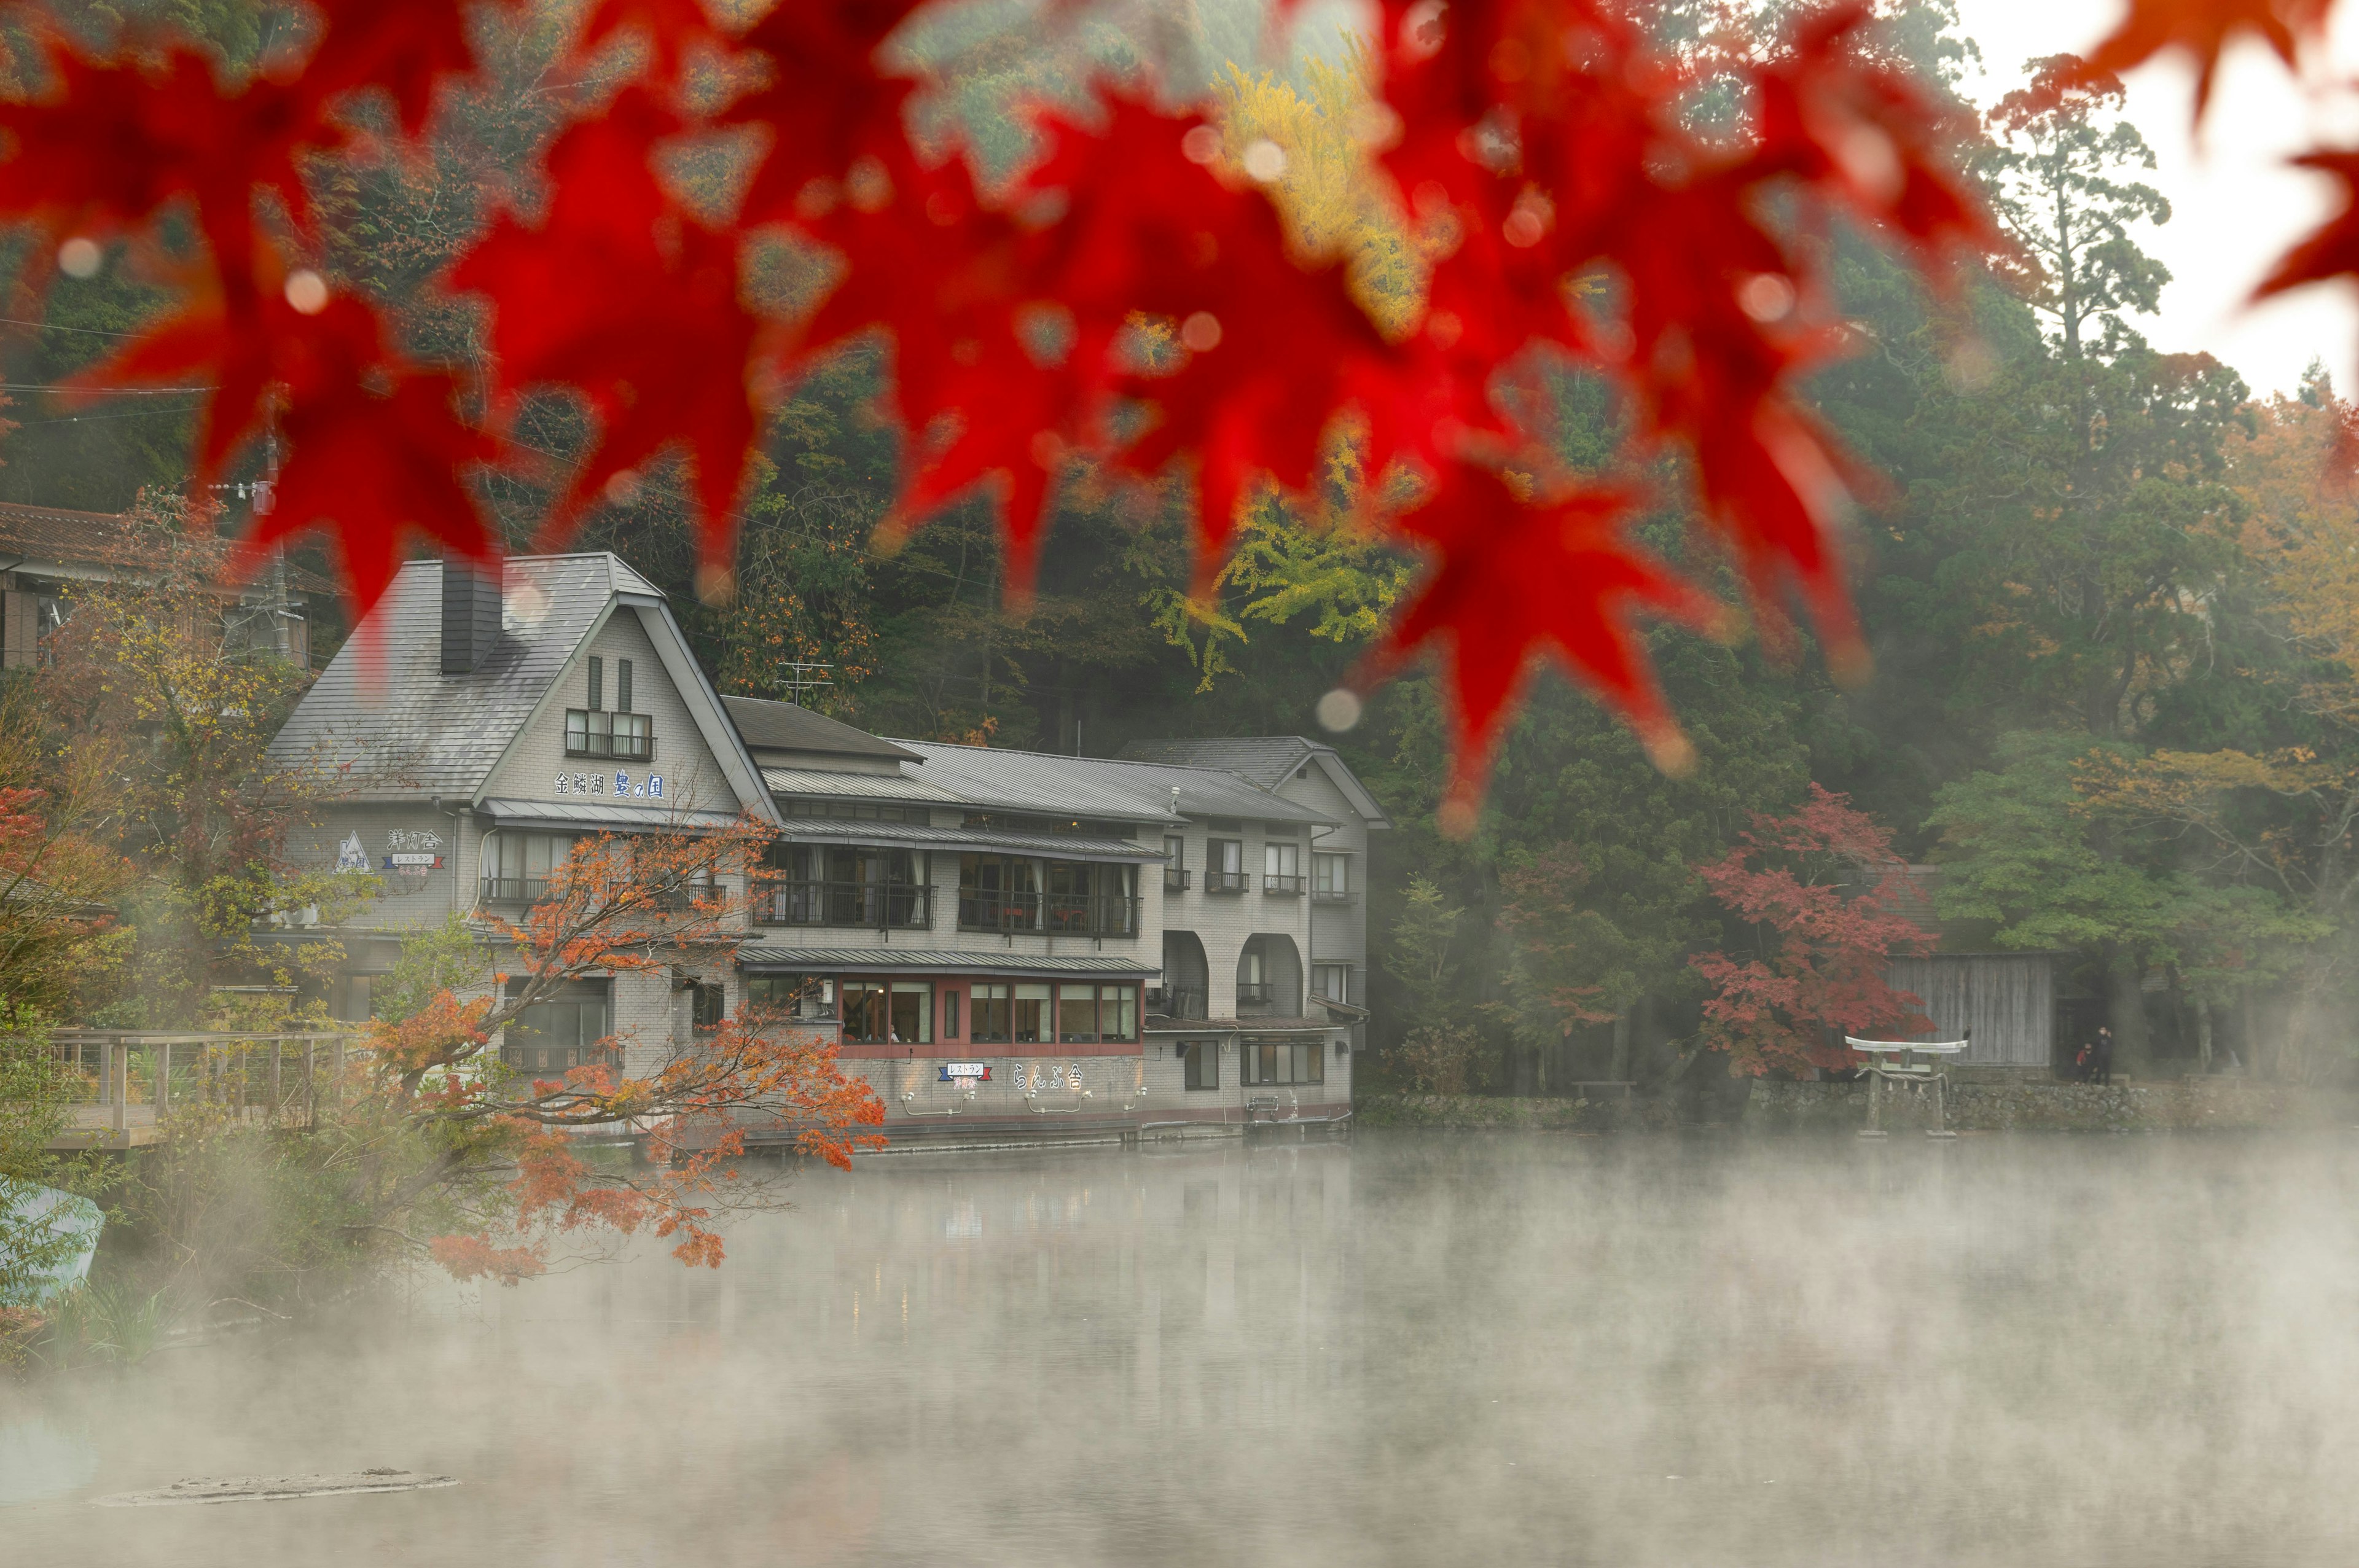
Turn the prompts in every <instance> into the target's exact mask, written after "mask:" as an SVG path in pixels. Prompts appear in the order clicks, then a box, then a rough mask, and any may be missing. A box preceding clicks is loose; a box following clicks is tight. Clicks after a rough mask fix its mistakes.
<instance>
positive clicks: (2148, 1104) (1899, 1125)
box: [1354, 1077, 2359, 1133]
mask: <svg viewBox="0 0 2359 1568" xmlns="http://www.w3.org/2000/svg"><path fill="white" fill-rule="evenodd" d="M1949 1097H1950V1098H1949V1126H1950V1129H1951V1130H1952V1131H1956V1132H2032V1131H2046V1132H2164V1131H2174V1132H2178V1131H2196V1130H2208V1131H2251V1130H2258V1129H2263V1128H2289V1129H2299V1128H2315V1127H2349V1126H2353V1125H2359V1100H2354V1098H2353V1097H2352V1096H2350V1095H2349V1094H2346V1093H2343V1092H2341V1091H2333V1090H2319V1089H2308V1088H2302V1087H2298V1086H2295V1085H2290V1084H2271V1083H2256V1082H2253V1081H2252V1080H2250V1079H2245V1078H2230V1077H2206V1078H2186V1079H2168V1080H2160V1081H2157V1082H2152V1083H2115V1084H2113V1085H2111V1086H2107V1085H2102V1084H2068V1083H2056V1082H2052V1081H2050V1080H2049V1079H2045V1078H2033V1077H2020V1078H1995V1079H1983V1080H1970V1081H1964V1082H1952V1083H1951V1085H1950V1090H1949ZM1925 1109H1930V1107H1926V1108H1920V1107H1919V1106H1916V1105H1913V1104H1912V1103H1910V1099H1909V1098H1908V1097H1906V1096H1901V1097H1896V1098H1894V1099H1892V1100H1888V1101H1886V1105H1885V1109H1884V1125H1885V1126H1886V1128H1888V1129H1890V1130H1894V1131H1901V1130H1908V1129H1913V1128H1918V1127H1922V1126H1924V1125H1926V1124H1927V1123H1928V1121H1929V1120H1930V1117H1928V1116H1926V1115H1924V1114H1923V1111H1924V1110H1925ZM1354 1120H1355V1121H1356V1122H1357V1123H1358V1125H1360V1126H1363V1127H1427V1128H1445V1129H1451V1130H1473V1131H1500V1132H1611V1131H1636V1130H1655V1129H1669V1128H1671V1127H1674V1126H1676V1125H1678V1124H1679V1121H1680V1117H1679V1116H1678V1114H1677V1113H1676V1112H1675V1111H1674V1109H1673V1108H1672V1107H1671V1106H1670V1104H1669V1102H1667V1101H1665V1100H1662V1099H1660V1098H1652V1097H1645V1098H1629V1099H1625V1098H1620V1097H1618V1096H1614V1097H1607V1098H1599V1099H1594V1100H1591V1099H1580V1098H1547V1099H1513V1098H1506V1097H1501V1096H1492V1095H1420V1094H1398V1093H1364V1094H1362V1095H1360V1096H1359V1097H1358V1098H1357V1101H1356V1104H1355V1106H1354ZM1741 1125H1742V1126H1743V1127H1744V1128H1745V1130H1747V1131H1752V1132H1765V1133H1778V1132H1813V1131H1820V1132H1854V1131H1857V1130H1859V1129H1861V1128H1863V1127H1864V1126H1866V1125H1867V1088H1866V1086H1865V1085H1864V1084H1861V1083H1848V1084H1839V1083H1779V1082H1772V1081H1770V1080H1768V1079H1763V1080H1761V1081H1760V1082H1757V1083H1756V1084H1754V1085H1753V1086H1752V1088H1751V1092H1750V1093H1749V1094H1747V1095H1746V1097H1745V1101H1744V1110H1743V1113H1742V1119H1741Z"/></svg>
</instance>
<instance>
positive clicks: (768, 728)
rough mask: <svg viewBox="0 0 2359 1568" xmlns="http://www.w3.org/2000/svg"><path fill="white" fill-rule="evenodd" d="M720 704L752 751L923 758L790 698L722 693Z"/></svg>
mask: <svg viewBox="0 0 2359 1568" xmlns="http://www.w3.org/2000/svg"><path fill="white" fill-rule="evenodd" d="M721 704H722V706H723V707H724V708H727V709H728V710H729V717H730V719H732V720H733V721H734V723H735V724H736V726H737V733H739V734H740V735H743V736H744V737H745V744H746V745H747V746H748V747H750V748H751V749H752V750H754V751H756V752H823V753H826V754H828V755H832V756H839V757H882V758H886V759H888V760H891V761H895V762H919V761H922V760H923V759H921V758H919V756H918V755H917V753H916V752H905V751H903V750H902V749H901V748H900V747H898V746H896V745H895V744H893V742H892V741H886V740H881V739H879V738H878V737H876V736H875V735H871V734H870V733H869V732H868V731H867V730H855V729H853V727H852V726H851V725H849V724H846V723H844V722H843V721H842V720H841V719H830V718H829V717H828V716H827V715H826V714H824V713H813V712H812V711H811V710H810V708H798V707H797V706H796V705H795V704H793V703H791V702H773V701H770V700H769V699H768V698H766V697H723V698H722V699H721Z"/></svg>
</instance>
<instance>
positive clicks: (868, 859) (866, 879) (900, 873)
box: [754, 844, 934, 931]
mask: <svg viewBox="0 0 2359 1568" xmlns="http://www.w3.org/2000/svg"><path fill="white" fill-rule="evenodd" d="M930 875H931V872H930V870H929V866H928V864H927V860H926V856H925V853H924V851H922V850H918V849H875V848H871V847H869V846H866V845H857V844H774V845H772V846H771V847H770V850H769V853H768V855H767V856H766V874H765V876H764V878H763V881H762V885H761V889H760V896H759V897H757V898H756V900H755V902H754V921H755V924H756V925H843V926H859V927H864V928H866V929H869V930H877V931H883V930H901V929H919V930H922V929H925V928H927V927H929V926H930V925H933V916H934V903H933V892H934V890H933V888H932V886H931V884H930V881H929V878H930Z"/></svg>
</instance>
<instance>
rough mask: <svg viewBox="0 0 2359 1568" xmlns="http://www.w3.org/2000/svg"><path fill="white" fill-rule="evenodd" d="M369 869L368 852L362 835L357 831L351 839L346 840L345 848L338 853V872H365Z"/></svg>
mask: <svg viewBox="0 0 2359 1568" xmlns="http://www.w3.org/2000/svg"><path fill="white" fill-rule="evenodd" d="M368 869H369V858H368V850H367V849H364V847H363V846H362V844H361V836H360V833H359V832H358V830H355V831H354V832H353V836H352V837H351V838H347V839H345V840H344V842H343V846H342V848H341V849H338V850H337V851H336V870H338V871H367V870H368Z"/></svg>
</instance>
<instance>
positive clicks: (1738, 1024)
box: [1690, 784, 1933, 1077]
mask: <svg viewBox="0 0 2359 1568" xmlns="http://www.w3.org/2000/svg"><path fill="white" fill-rule="evenodd" d="M1738 837H1739V838H1740V840H1741V843H1740V846H1739V847H1738V848H1737V849H1733V850H1731V851H1730V852H1729V854H1728V856H1727V857H1726V858H1725V859H1724V860H1718V861H1715V862H1714V863H1712V865H1709V866H1705V867H1703V868H1702V869H1701V871H1699V872H1698V874H1699V875H1701V877H1702V878H1703V881H1704V885H1705V886H1706V887H1708V888H1710V889H1711V890H1712V895H1713V896H1714V897H1715V898H1717V899H1719V900H1720V902H1721V903H1722V904H1723V906H1725V907H1726V909H1727V910H1728V912H1729V913H1730V914H1733V915H1734V916H1735V917H1736V918H1737V919H1739V920H1741V921H1744V922H1745V923H1746V924H1748V925H1751V926H1753V928H1754V930H1755V931H1756V933H1757V935H1758V939H1759V943H1760V949H1759V952H1758V954H1757V956H1756V957H1749V958H1738V957H1732V956H1730V955H1729V954H1727V953H1701V954H1698V955H1696V956H1695V957H1693V958H1692V959H1690V962H1691V963H1692V964H1694V966H1695V967H1696V968H1697V969H1698V970H1700V971H1701V973H1702V975H1703V978H1704V980H1705V982H1706V983H1707V984H1708V985H1710V986H1711V988H1712V994H1711V995H1710V996H1709V997H1708V998H1706V999H1705V1001H1704V1004H1703V1038H1704V1044H1707V1045H1709V1046H1711V1047H1712V1049H1713V1050H1715V1051H1725V1052H1727V1053H1728V1054H1729V1059H1730V1065H1732V1066H1734V1068H1735V1070H1736V1071H1738V1072H1741V1073H1750V1074H1752V1075H1753V1076H1756V1077H1758V1076H1761V1075H1762V1074H1764V1073H1767V1072H1768V1071H1770V1070H1771V1069H1772V1068H1786V1069H1789V1070H1799V1069H1801V1068H1804V1067H1843V1066H1851V1065H1856V1061H1857V1058H1856V1054H1855V1053H1854V1052H1852V1051H1851V1050H1850V1049H1849V1048H1847V1047H1846V1046H1845V1045H1844V1044H1843V1038H1842V1037H1843V1035H1845V1034H1855V1035H1860V1036H1862V1037H1864V1038H1874V1037H1876V1036H1878V1035H1879V1033H1882V1032H1886V1031H1892V1030H1898V1031H1900V1032H1901V1033H1904V1034H1906V1033H1915V1032H1919V1031H1921V1030H1923V1029H1924V1028H1925V1027H1926V1022H1925V1020H1924V1019H1923V1017H1922V1016H1921V1015H1920V1014H1919V1012H1918V1008H1919V1005H1920V1003H1919V1000H1918V999H1917V998H1916V997H1914V996H1911V995H1910V994H1909V993H1908V992H1907V991H1903V990H1895V989H1893V988H1892V987H1891V986H1890V985H1888V984H1886V981H1885V979H1884V972H1885V968H1886V965H1887V964H1888V963H1889V961H1890V960H1891V959H1892V958H1893V957H1896V956H1914V955H1918V954H1922V953H1925V952H1928V951H1930V949H1931V946H1932V941H1933V938H1932V936H1931V935H1930V933H1928V932H1927V931H1925V930H1924V929H1922V928H1921V927H1919V925H1916V924H1915V923H1914V922H1913V921H1911V920H1909V919H1908V916H1906V915H1904V914H1899V913H1897V911H1896V910H1895V909H1894V907H1893V905H1894V903H1895V902H1896V901H1897V897H1898V895H1899V893H1900V892H1901V890H1902V887H1903V885H1904V879H1905V877H1906V875H1907V871H1906V868H1905V867H1903V866H1902V864H1901V862H1900V860H1899V858H1898V857H1897V856H1896V855H1894V854H1893V852H1892V835H1891V833H1890V832H1889V831H1887V830H1886V829H1885V828H1882V827H1877V826H1876V824H1875V820H1874V819H1873V818H1871V817H1870V816H1867V815H1866V814H1865V813H1864V812H1861V811H1857V810H1854V808H1853V807H1852V805H1851V803H1850V801H1849V800H1848V799H1846V798H1845V797H1844V796H1843V795H1834V794H1831V793H1829V792H1828V791H1826V790H1824V789H1821V787H1819V786H1818V785H1817V784H1812V785H1810V799H1809V800H1808V801H1807V802H1806V803H1805V804H1804V806H1802V808H1801V809H1800V810H1799V811H1798V812H1796V813H1794V814H1793V815H1792V816H1756V817H1755V818H1754V819H1753V827H1752V830H1751V831H1749V832H1746V833H1744V834H1740V835H1739V836H1738Z"/></svg>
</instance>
